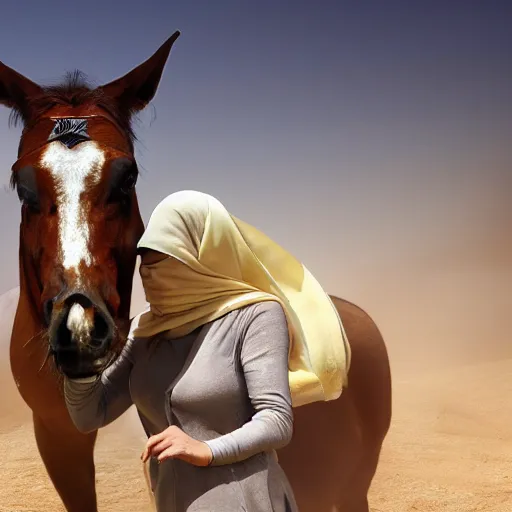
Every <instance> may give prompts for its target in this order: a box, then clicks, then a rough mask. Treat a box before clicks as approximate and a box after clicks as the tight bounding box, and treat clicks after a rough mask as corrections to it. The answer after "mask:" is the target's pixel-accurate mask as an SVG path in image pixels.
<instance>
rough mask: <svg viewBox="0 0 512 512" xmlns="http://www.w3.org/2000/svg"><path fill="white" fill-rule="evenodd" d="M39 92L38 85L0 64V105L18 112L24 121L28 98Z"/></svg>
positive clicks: (27, 109)
mask: <svg viewBox="0 0 512 512" xmlns="http://www.w3.org/2000/svg"><path fill="white" fill-rule="evenodd" d="M41 92H42V88H41V87H40V86H39V85H37V84H36V83H34V82H32V80H29V79H28V78H27V77H25V76H23V75H21V74H20V73H18V72H17V71H14V69H12V68H10V67H9V66H6V65H5V64H4V63H2V62H0V105H4V106H6V107H9V108H13V109H16V110H18V111H19V112H20V113H21V116H22V118H23V119H24V120H26V119H28V117H29V114H30V113H29V108H28V104H29V100H30V98H31V97H32V96H36V95H38V94H41Z"/></svg>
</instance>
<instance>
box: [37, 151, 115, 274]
mask: <svg viewBox="0 0 512 512" xmlns="http://www.w3.org/2000/svg"><path fill="white" fill-rule="evenodd" d="M104 162H105V155H104V154H103V151H102V150H101V149H100V148H99V147H98V146H97V144H96V143H95V142H93V141H87V142H82V143H81V144H79V145H78V146H75V147H74V148H68V147H66V146H65V145H64V144H61V143H60V142H58V141H55V142H52V143H50V144H49V145H48V147H47V148H46V150H45V151H44V153H43V155H42V158H41V165H42V166H43V167H44V168H46V169H47V170H48V171H49V172H50V173H51V175H52V176H53V178H54V180H55V186H56V194H57V215H58V219H59V241H60V254H61V255H62V266H63V267H64V268H65V269H66V270H70V269H74V270H75V272H76V274H77V276H78V277H79V273H78V266H79V264H80V263H81V262H83V263H85V265H87V266H90V265H91V264H92V263H93V258H92V255H91V253H90V251H89V223H88V218H87V217H88V215H87V214H88V210H89V208H90V205H89V204H88V202H87V201H85V200H84V198H83V197H82V194H83V192H84V191H85V190H86V187H87V185H88V184H94V183H97V182H98V181H99V180H100V177H101V168H102V166H103V164H104Z"/></svg>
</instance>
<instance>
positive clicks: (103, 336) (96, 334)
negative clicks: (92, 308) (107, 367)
mask: <svg viewBox="0 0 512 512" xmlns="http://www.w3.org/2000/svg"><path fill="white" fill-rule="evenodd" d="M110 335H111V330H110V327H109V324H108V322H107V320H106V318H105V316H104V315H103V314H101V313H99V312H98V311H96V312H95V313H94V328H93V331H92V333H91V345H92V346H93V347H95V348H99V347H101V346H102V345H104V344H106V343H107V342H108V340H109V337H110Z"/></svg>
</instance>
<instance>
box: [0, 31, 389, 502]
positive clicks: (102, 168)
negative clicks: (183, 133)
mask: <svg viewBox="0 0 512 512" xmlns="http://www.w3.org/2000/svg"><path fill="white" fill-rule="evenodd" d="M179 35H180V33H179V32H175V33H174V34H173V35H172V36H171V37H170V38H169V39H167V41H165V42H164V43H163V44H162V45H161V46H160V48H159V49H158V50H157V51H156V52H155V53H154V54H153V55H152V56H151V57H150V58H149V59H147V60H146V61H145V62H143V63H141V64H140V65H139V66H137V67H135V68H133V69H132V70H131V71H129V72H128V73H127V74H126V75H124V76H122V77H120V78H118V79H116V80H114V81H112V82H109V83H107V84H105V85H102V86H99V87H92V86H90V85H88V83H87V81H86V80H85V79H84V77H83V76H82V75H81V74H80V73H73V74H70V75H68V78H67V79H66V81H65V82H63V83H62V84H60V85H57V86H41V85H39V84H36V83H35V82H33V81H31V80H30V79H28V78H27V77H25V76H23V75H21V74H20V73H18V72H17V71H15V70H14V69H12V68H10V67H8V66H6V65H5V64H3V63H0V104H3V105H4V106H7V107H8V108H10V109H11V110H12V113H13V115H14V117H15V119H18V120H21V121H22V123H23V131H22V134H21V138H20V143H19V148H18V159H17V160H16V162H15V163H14V165H13V167H12V173H11V182H12V186H13V188H14V189H15V190H16V191H17V194H18V196H19V198H20V201H21V205H22V206H21V224H20V237H19V280H20V294H19V300H18V305H17V309H16V315H15V318H14V325H13V329H12V334H11V343H10V362H11V371H12V375H13V378H14V381H15V383H16V385H17V388H18V390H19V393H20V395H21V397H22V398H23V400H24V401H25V403H26V404H27V405H28V406H29V407H30V409H31V410H32V416H33V427H34V433H35V439H36V442H37V447H38V451H39V454H40V456H41V458H42V461H43V462H44V465H45V467H46V471H47V473H48V475H49V477H50V479H51V482H52V483H53V486H54V487H55V489H56V491H57V492H58V494H59V496H60V499H61V500H62V502H63V504H64V506H65V508H66V510H67V511H68V512H97V497H96V487H95V465H94V447H95V441H96V438H97V432H93V433H90V434H87V435H85V434H82V433H80V432H78V431H77V430H76V428H75V427H74V425H73V423H72V421H71V419H70V417H69V414H68V413H67V409H66V406H65V401H64V398H63V389H62V380H63V379H62V376H63V375H68V376H70V377H80V376H90V375H94V374H98V373H99V372H101V371H103V370H104V369H105V368H107V367H108V366H109V365H110V364H111V363H112V362H113V361H115V359H116V357H118V355H119V353H120V351H121V350H122V347H123V345H124V343H125V341H126V337H127V333H128V330H129V326H130V313H129V310H130V300H131V291H132V277H133V273H134V269H135V264H136V257H137V253H136V244H137V241H138V240H139V238H140V236H141V234H142V232H143V230H144V224H143V221H142V218H141V215H140V211H139V207H138V201H137V194H136V182H137V176H138V169H137V163H136V160H135V157H134V140H135V135H134V132H133V130H132V124H131V121H132V116H133V115H134V114H136V113H137V112H140V111H141V110H143V109H144V108H145V107H146V106H147V105H148V104H149V103H150V102H151V100H152V99H153V98H154V96H155V94H156V92H157V89H158V86H159V83H160V79H161V77H162V74H163V71H164V67H165V65H166V62H167V60H168V57H169V55H170V51H171V48H172V46H173V44H174V42H175V41H176V39H177V38H178V36H179ZM331 298H332V300H333V303H334V304H335V306H336V308H337V310H338V312H339V314H340V317H341V319H342V321H343V324H344V327H345V331H346V334H347V337H348V340H349V343H350V346H351V351H352V355H351V361H350V370H349V375H348V387H347V388H346V389H344V390H343V392H342V394H341V396H340V397H339V398H337V399H336V400H332V401H326V402H317V403H313V404H309V405H303V406H301V407H297V408H295V410H294V434H293V438H292V440H291V442H290V444H289V445H287V446H286V447H285V448H283V449H281V450H279V452H278V458H279V461H280V463H281V465H282V467H283V469H284V471H285V473H286V475H287V477H288V479H289V481H290V483H291V486H292V488H293V490H294V492H295V495H296V499H297V503H298V506H299V508H300V510H301V511H302V512H324V511H325V512H332V511H343V512H368V511H369V505H368V491H369V488H370V485H371V482H372V480H373V478H374V475H375V472H376V469H377V466H378V462H379V457H380V453H381V449H382V445H383V442H384V440H385V437H386V435H387V432H388V430H389V427H390V422H391V395H392V393H391V391H392V390H391V371H390V365H389V359H388V354H387V349H386V345H385V343H384V340H383V337H382V335H381V333H380V331H379V329H378V327H377V326H376V324H375V322H374V321H373V319H372V318H371V317H370V316H369V315H368V314H367V313H366V312H364V311H363V310H362V309H360V308H359V307H358V306H356V305H354V304H353V303H351V302H348V301H346V300H343V299H340V298H338V297H334V296H332V297H331Z"/></svg>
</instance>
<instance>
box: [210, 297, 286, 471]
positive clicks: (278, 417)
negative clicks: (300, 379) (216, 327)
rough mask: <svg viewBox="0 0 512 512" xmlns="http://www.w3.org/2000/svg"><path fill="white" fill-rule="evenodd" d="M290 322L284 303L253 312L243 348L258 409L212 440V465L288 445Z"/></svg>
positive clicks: (260, 306)
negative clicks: (234, 427)
mask: <svg viewBox="0 0 512 512" xmlns="http://www.w3.org/2000/svg"><path fill="white" fill-rule="evenodd" d="M288 349H289V335H288V324H287V321H286V317H285V314H284V311H283V309H282V307H281V305H280V304H279V303H277V302H273V301H272V302H263V303H261V304H258V306H257V307H256V308H255V311H254V318H253V319H252V320H251V322H250V324H249V326H248V328H247V331H246V334H245V336H244V339H243V340H242V347H241V363H242V368H243V372H244V377H245V381H246V384H247V391H248V394H249V399H250V400H251V403H252V405H253V407H254V410H255V411H256V413H255V414H254V416H253V417H252V418H251V420H250V421H249V422H247V423H246V424H245V425H243V426H242V427H240V428H238V429H236V430H234V431H233V432H231V433H229V434H226V435H223V436H221V437H219V438H217V439H213V440H210V441H207V442H206V443H207V444H208V446H209V447H210V449H211V451H212V453H213V460H212V462H211V465H214V466H215V465H222V464H230V463H232V462H237V461H241V460H244V459H247V458H248V457H250V456H252V455H255V454H256V453H259V452H264V451H267V450H271V449H278V448H281V447H283V446H285V445H286V444H288V443H289V442H290V440H291V438H292V434H293V411H292V402H291V396H290V386H289V380H288Z"/></svg>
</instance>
